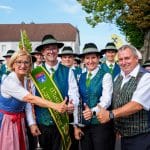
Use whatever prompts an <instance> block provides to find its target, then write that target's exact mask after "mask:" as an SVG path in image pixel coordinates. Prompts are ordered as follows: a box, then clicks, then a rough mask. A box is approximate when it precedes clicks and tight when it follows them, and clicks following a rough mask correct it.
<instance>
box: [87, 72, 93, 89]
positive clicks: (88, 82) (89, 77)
mask: <svg viewBox="0 0 150 150" xmlns="http://www.w3.org/2000/svg"><path fill="white" fill-rule="evenodd" d="M91 77H92V73H91V72H89V73H88V76H87V79H86V86H87V87H89V85H90V81H91Z"/></svg>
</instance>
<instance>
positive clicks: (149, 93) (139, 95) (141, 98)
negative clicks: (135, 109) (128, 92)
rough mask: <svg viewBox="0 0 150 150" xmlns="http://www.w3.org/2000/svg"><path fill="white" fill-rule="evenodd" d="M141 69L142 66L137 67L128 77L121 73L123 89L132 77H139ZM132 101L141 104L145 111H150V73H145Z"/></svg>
mask: <svg viewBox="0 0 150 150" xmlns="http://www.w3.org/2000/svg"><path fill="white" fill-rule="evenodd" d="M139 69H140V65H137V66H136V67H135V68H134V70H133V71H132V72H130V73H129V74H128V75H127V76H125V74H124V72H123V71H121V75H122V76H123V81H122V85H121V87H123V85H124V84H125V83H126V82H128V81H129V80H130V79H131V77H137V74H138V72H139ZM131 101H135V102H137V103H139V104H141V105H142V106H143V107H144V109H145V110H150V73H145V74H144V75H143V76H142V77H141V79H140V81H139V83H138V85H137V88H136V90H135V91H134V93H133V96H132V99H131Z"/></svg>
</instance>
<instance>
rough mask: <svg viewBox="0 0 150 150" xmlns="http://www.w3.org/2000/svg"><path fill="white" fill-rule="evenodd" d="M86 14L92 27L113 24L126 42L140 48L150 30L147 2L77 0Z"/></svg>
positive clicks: (149, 11) (147, 0)
mask: <svg viewBox="0 0 150 150" xmlns="http://www.w3.org/2000/svg"><path fill="white" fill-rule="evenodd" d="M77 1H78V2H79V3H80V4H81V5H82V7H83V10H84V11H85V12H87V13H88V16H87V17H86V21H87V23H88V24H90V25H91V26H92V27H95V26H96V25H97V24H98V23H101V22H106V23H115V24H116V25H117V26H118V27H119V29H120V30H121V31H122V32H123V33H124V34H125V35H126V37H127V40H128V41H129V42H130V43H132V44H133V45H135V46H136V47H138V48H140V47H141V46H142V45H143V42H144V36H145V34H146V33H147V32H148V31H149V29H150V1H149V0H77Z"/></svg>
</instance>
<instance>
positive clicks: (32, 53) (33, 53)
mask: <svg viewBox="0 0 150 150" xmlns="http://www.w3.org/2000/svg"><path fill="white" fill-rule="evenodd" d="M30 54H31V55H35V54H41V52H31V53H30Z"/></svg>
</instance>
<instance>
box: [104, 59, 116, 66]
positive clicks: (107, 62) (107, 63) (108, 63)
mask: <svg viewBox="0 0 150 150" xmlns="http://www.w3.org/2000/svg"><path fill="white" fill-rule="evenodd" d="M110 64H112V65H113V66H114V65H115V62H113V63H111V62H109V61H108V60H106V65H107V66H110Z"/></svg>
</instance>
